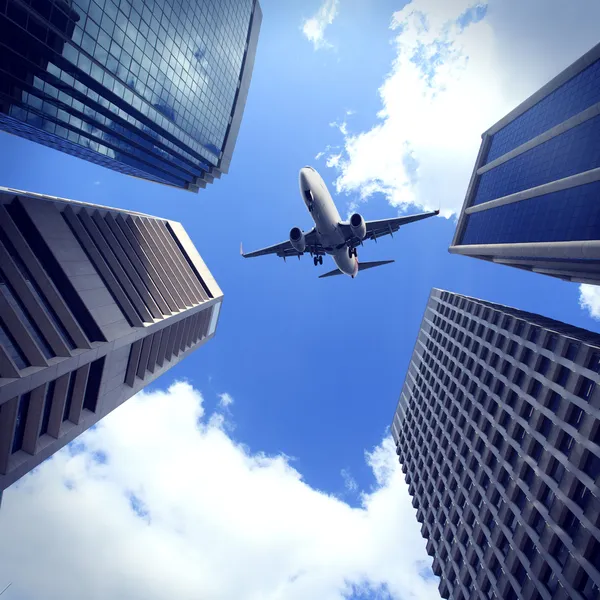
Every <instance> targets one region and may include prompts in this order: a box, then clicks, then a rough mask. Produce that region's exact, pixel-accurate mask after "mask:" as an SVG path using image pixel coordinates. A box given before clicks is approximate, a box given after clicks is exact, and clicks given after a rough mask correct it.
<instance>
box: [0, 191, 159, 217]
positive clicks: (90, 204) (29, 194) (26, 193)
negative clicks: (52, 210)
mask: <svg viewBox="0 0 600 600" xmlns="http://www.w3.org/2000/svg"><path fill="white" fill-rule="evenodd" d="M2 193H4V194H16V195H17V196H26V197H28V198H40V199H43V200H50V201H52V202H62V203H63V204H76V205H78V206H86V207H88V208H97V209H100V210H110V211H116V212H119V213H125V214H129V215H137V216H140V217H150V218H152V219H159V220H161V221H168V219H163V218H162V217H156V216H154V215H149V214H147V213H142V212H137V211H135V210H127V209H124V208H116V207H114V206H104V205H102V204H94V203H93V202H82V201H81V200H72V199H70V198H61V197H59V196H51V195H50V194H42V193H40V192H29V191H26V190H18V189H16V188H11V187H4V186H0V194H2Z"/></svg>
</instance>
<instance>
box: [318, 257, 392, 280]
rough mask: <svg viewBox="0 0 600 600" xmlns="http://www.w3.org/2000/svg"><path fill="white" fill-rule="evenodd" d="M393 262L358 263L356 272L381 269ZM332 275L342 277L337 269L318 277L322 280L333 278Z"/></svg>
mask: <svg viewBox="0 0 600 600" xmlns="http://www.w3.org/2000/svg"><path fill="white" fill-rule="evenodd" d="M393 262H394V261H393V260H374V261H373V262H362V263H361V262H359V263H358V270H359V271H366V270H367V269H372V268H373V267H381V265H389V264H390V263H393ZM334 275H342V272H341V271H340V270H339V269H334V270H333V271H329V273H324V274H323V275H319V279H323V277H333V276H334Z"/></svg>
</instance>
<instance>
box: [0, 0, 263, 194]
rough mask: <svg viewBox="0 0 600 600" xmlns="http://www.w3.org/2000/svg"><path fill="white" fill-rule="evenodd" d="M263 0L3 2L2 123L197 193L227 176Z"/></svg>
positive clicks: (9, 129)
mask: <svg viewBox="0 0 600 600" xmlns="http://www.w3.org/2000/svg"><path fill="white" fill-rule="evenodd" d="M261 20H262V13H261V9H260V5H259V3H258V0H30V1H28V2H22V1H21V0H6V1H5V2H2V3H0V129H3V130H4V131H7V132H9V133H12V134H15V135H19V136H22V137H25V138H28V139H31V140H34V141H36V142H40V143H42V144H45V145H47V146H51V147H53V148H56V149H58V150H62V151H63V152H67V153H69V154H72V155H74V156H78V157H80V158H84V159H86V160H89V161H92V162H94V163H97V164H100V165H103V166H105V167H109V168H111V169H114V170H116V171H119V172H122V173H127V174H129V175H133V176H135V177H140V178H143V179H149V180H152V181H156V182H159V183H164V184H168V185H172V186H176V187H180V188H183V189H186V190H191V191H198V188H200V187H205V186H206V184H207V183H210V182H212V181H213V180H214V178H215V177H220V175H221V173H227V171H228V169H229V164H230V161H231V157H232V153H233V149H234V146H235V142H236V138H237V134H238V130H239V127H240V123H241V119H242V114H243V111H244V106H245V103H246V98H247V95H248V89H249V86H250V79H251V76H252V69H253V65H254V57H255V53H256V46H257V42H258V34H259V29H260V24H261Z"/></svg>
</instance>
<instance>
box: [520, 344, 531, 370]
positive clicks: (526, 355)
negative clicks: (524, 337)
mask: <svg viewBox="0 0 600 600" xmlns="http://www.w3.org/2000/svg"><path fill="white" fill-rule="evenodd" d="M532 356H533V354H532V352H531V349H530V348H527V347H524V348H523V350H522V352H521V356H520V358H519V360H520V361H521V362H522V363H523V364H524V365H527V366H529V363H530V362H531V357H532Z"/></svg>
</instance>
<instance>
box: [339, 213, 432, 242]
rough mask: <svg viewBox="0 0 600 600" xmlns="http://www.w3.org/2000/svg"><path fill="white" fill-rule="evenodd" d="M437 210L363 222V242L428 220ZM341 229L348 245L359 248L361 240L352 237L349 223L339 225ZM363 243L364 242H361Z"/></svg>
mask: <svg viewBox="0 0 600 600" xmlns="http://www.w3.org/2000/svg"><path fill="white" fill-rule="evenodd" d="M439 212H440V211H439V210H434V211H432V212H426V213H420V214H418V215H408V216H406V217H393V218H392V219H380V220H379V221H365V225H366V226H367V235H366V236H365V238H364V239H365V240H376V239H377V238H379V237H381V236H383V235H393V234H394V233H396V231H398V229H400V227H402V225H408V223H414V222H415V221H421V220H422V219H428V218H429V217H434V216H435V215H437V214H439ZM340 225H341V227H342V228H343V230H344V233H345V235H346V239H347V240H348V243H349V244H351V245H352V246H353V247H356V246H359V245H360V242H361V240H359V239H358V238H356V237H354V238H353V236H352V229H351V227H350V223H341V224H340ZM363 241H364V240H363Z"/></svg>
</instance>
